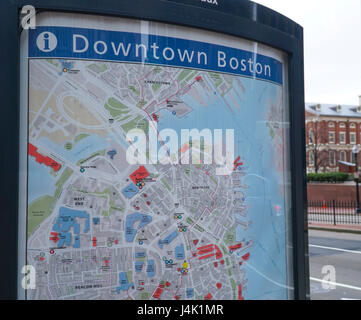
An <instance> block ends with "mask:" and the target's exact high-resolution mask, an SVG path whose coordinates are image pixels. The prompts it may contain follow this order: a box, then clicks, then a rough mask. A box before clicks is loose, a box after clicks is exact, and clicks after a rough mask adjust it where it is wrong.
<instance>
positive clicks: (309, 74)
mask: <svg viewBox="0 0 361 320" xmlns="http://www.w3.org/2000/svg"><path fill="white" fill-rule="evenodd" d="M254 2H258V3H260V4H263V5H265V6H267V7H269V8H271V9H273V10H276V11H278V12H280V13H282V14H283V15H285V16H287V17H289V18H290V19H292V20H294V21H296V22H297V23H299V24H300V25H301V26H303V28H304V37H305V39H304V40H305V85H306V92H305V94H306V102H320V103H334V104H351V105H358V103H359V100H358V96H359V95H361V0H254Z"/></svg>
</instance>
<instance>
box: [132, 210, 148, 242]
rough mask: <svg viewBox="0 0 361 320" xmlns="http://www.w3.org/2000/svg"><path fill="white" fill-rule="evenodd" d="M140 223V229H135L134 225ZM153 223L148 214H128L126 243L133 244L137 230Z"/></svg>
mask: <svg viewBox="0 0 361 320" xmlns="http://www.w3.org/2000/svg"><path fill="white" fill-rule="evenodd" d="M138 221H139V224H138V228H137V229H135V228H134V224H135V223H136V222H138ZM151 222H152V217H151V216H149V215H147V214H143V213H139V212H135V213H132V214H128V215H127V218H126V221H125V240H126V242H133V241H134V238H135V236H136V234H137V230H139V229H141V228H144V227H145V226H146V225H147V224H149V223H151Z"/></svg>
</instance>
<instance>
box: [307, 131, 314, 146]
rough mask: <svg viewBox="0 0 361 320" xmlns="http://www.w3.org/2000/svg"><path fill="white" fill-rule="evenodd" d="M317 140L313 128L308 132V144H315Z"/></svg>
mask: <svg viewBox="0 0 361 320" xmlns="http://www.w3.org/2000/svg"><path fill="white" fill-rule="evenodd" d="M314 141H315V133H314V132H313V130H310V131H309V132H308V144H314Z"/></svg>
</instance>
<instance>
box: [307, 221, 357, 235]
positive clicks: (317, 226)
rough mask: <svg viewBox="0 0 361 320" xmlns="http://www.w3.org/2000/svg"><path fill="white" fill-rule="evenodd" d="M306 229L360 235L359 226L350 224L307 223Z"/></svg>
mask: <svg viewBox="0 0 361 320" xmlns="http://www.w3.org/2000/svg"><path fill="white" fill-rule="evenodd" d="M308 228H309V229H312V230H325V231H334V232H346V233H358V234H361V225H352V224H337V225H336V226H335V225H333V224H327V223H319V222H317V223H316V222H309V223H308Z"/></svg>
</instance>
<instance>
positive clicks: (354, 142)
mask: <svg viewBox="0 0 361 320" xmlns="http://www.w3.org/2000/svg"><path fill="white" fill-rule="evenodd" d="M350 143H351V144H356V133H355V132H350Z"/></svg>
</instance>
